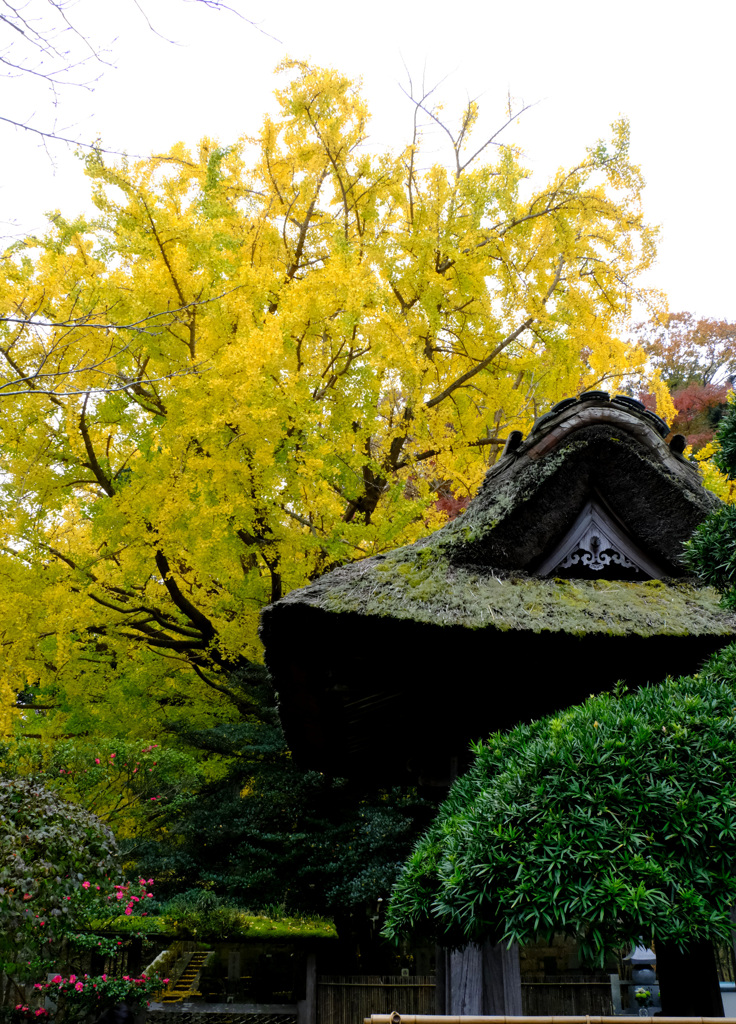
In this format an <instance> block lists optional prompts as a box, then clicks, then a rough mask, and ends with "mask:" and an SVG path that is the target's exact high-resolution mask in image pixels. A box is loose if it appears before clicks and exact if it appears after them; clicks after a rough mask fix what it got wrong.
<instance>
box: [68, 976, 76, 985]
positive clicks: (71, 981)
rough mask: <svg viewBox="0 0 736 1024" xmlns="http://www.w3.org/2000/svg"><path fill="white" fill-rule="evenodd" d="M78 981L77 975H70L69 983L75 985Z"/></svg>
mask: <svg viewBox="0 0 736 1024" xmlns="http://www.w3.org/2000/svg"><path fill="white" fill-rule="evenodd" d="M76 980H77V976H76V974H70V975H69V982H70V984H73V983H74V982H75V981H76Z"/></svg>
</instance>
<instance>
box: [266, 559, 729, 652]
mask: <svg viewBox="0 0 736 1024" xmlns="http://www.w3.org/2000/svg"><path fill="white" fill-rule="evenodd" d="M412 556H414V557H412ZM433 556H434V552H433V550H432V548H431V547H425V548H422V549H419V550H412V549H407V548H404V549H400V550H399V551H396V552H394V553H392V554H390V555H387V556H385V557H378V558H370V559H366V560H365V561H364V562H361V563H360V565H358V566H351V567H349V568H344V569H337V570H336V571H334V572H332V573H330V575H329V576H327V577H324V578H323V579H322V580H318V581H317V582H316V583H313V584H312V585H311V586H308V587H305V588H304V589H302V590H300V591H298V592H297V593H296V594H295V595H293V596H292V597H291V599H290V598H289V597H287V598H286V599H285V600H284V601H283V602H282V605H283V606H284V607H286V606H288V605H289V604H290V603H292V604H294V603H298V604H300V605H309V606H310V607H312V608H318V609H320V610H322V611H324V612H328V613H333V614H338V615H339V614H345V613H352V614H356V615H361V616H377V617H381V618H385V617H390V618H393V619H398V620H401V619H412V620H414V621H415V622H424V623H429V624H434V625H438V626H463V627H465V628H467V629H493V630H501V631H506V630H526V631H531V632H533V633H543V632H565V633H568V634H571V635H574V636H584V635H585V634H591V633H604V634H606V635H609V636H629V635H632V634H637V635H639V636H655V635H666V636H685V635H691V636H700V635H704V634H709V635H717V636H723V637H727V636H730V635H731V633H733V631H734V628H735V627H736V617H735V616H733V615H730V614H726V613H724V611H723V609H721V608H720V607H719V603H718V594H717V593H716V592H715V591H714V590H710V589H702V588H697V587H694V586H693V585H691V584H688V583H685V582H678V581H673V582H672V583H665V582H663V581H662V580H648V581H645V582H642V583H632V582H628V581H623V580H605V579H600V580H598V579H590V580H573V579H558V578H555V579H540V578H538V577H533V576H528V575H526V574H524V573H494V572H492V571H485V570H482V569H476V568H473V567H469V566H461V565H453V564H452V563H451V562H449V561H448V560H447V559H446V558H438V557H436V556H434V557H433Z"/></svg>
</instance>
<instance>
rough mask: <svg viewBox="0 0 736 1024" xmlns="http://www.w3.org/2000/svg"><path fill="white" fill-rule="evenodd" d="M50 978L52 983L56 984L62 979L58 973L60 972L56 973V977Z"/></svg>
mask: <svg viewBox="0 0 736 1024" xmlns="http://www.w3.org/2000/svg"><path fill="white" fill-rule="evenodd" d="M51 980H52V981H53V983H54V984H55V985H58V984H59V982H60V981H63V978H62V977H61V975H60V974H57V975H56V977H55V978H52V979H51Z"/></svg>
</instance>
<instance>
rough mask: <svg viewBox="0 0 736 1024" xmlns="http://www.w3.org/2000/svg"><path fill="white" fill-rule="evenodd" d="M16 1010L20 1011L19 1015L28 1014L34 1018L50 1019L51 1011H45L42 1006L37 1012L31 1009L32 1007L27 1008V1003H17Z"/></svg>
mask: <svg viewBox="0 0 736 1024" xmlns="http://www.w3.org/2000/svg"><path fill="white" fill-rule="evenodd" d="M15 1009H16V1010H17V1011H18V1013H27V1014H31V1015H32V1016H34V1017H48V1016H49V1011H48V1010H44V1008H43V1007H42V1006H40V1007H39V1008H38V1009H37V1010H32V1009H31V1008H30V1006H26V1005H25V1003H17V1004H16V1006H15Z"/></svg>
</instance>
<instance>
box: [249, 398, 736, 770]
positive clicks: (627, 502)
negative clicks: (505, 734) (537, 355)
mask: <svg viewBox="0 0 736 1024" xmlns="http://www.w3.org/2000/svg"><path fill="white" fill-rule="evenodd" d="M667 433H668V428H667V425H666V424H665V423H664V422H663V421H662V420H660V419H659V418H658V417H657V416H655V415H653V414H652V413H650V412H648V411H647V410H645V408H644V406H643V405H641V403H639V402H636V401H634V400H632V399H630V398H627V397H625V396H621V397H617V398H614V399H612V400H609V398H608V396H607V395H606V394H605V393H602V392H593V393H589V394H587V395H583V396H581V397H580V398H579V399H568V400H566V401H565V402H561V403H559V404H558V406H556V407H555V408H554V409H553V410H552V411H551V412H550V413H548V414H547V415H546V416H544V417H542V418H541V419H540V420H538V421H537V423H536V424H535V426H534V428H533V429H532V431H531V433H530V434H529V437H528V438H527V439H526V440H522V438H521V435H520V434H514V435H512V436H511V437H510V438H509V441H508V442H507V445H506V450H505V451H504V455H503V456H502V458H501V459H500V460H499V462H498V463H497V464H496V465H495V466H493V467H492V469H491V470H490V471H489V473H488V474H487V476H486V479H485V480H484V482H483V484H482V486H481V488H480V490H479V492H478V494H477V496H476V497H475V498H474V500H473V501H472V502H471V503H470V505H469V506H468V508H467V510H466V512H465V513H464V514H463V515H461V516H460V517H458V518H457V519H455V520H454V521H453V522H451V523H448V524H447V525H446V526H445V527H443V528H442V529H441V530H438V531H437V532H436V533H434V534H432V535H431V536H430V537H428V538H425V539H423V540H421V541H419V542H417V543H416V544H413V545H411V546H408V547H405V548H400V549H398V550H396V551H393V552H391V553H390V554H388V555H380V556H376V557H374V558H367V559H365V560H364V561H361V562H358V563H355V564H353V565H349V566H345V567H343V568H341V569H337V570H335V571H334V572H332V573H329V574H328V575H326V576H324V577H322V578H321V579H319V580H317V581H315V582H314V583H312V584H311V585H309V586H307V587H304V588H303V589H301V590H297V591H294V592H292V593H291V594H289V595H288V596H287V597H286V598H284V599H283V600H282V601H280V602H278V603H277V604H275V605H272V606H271V607H270V608H267V609H266V610H265V611H264V615H263V624H262V635H263V639H264V642H265V645H266V659H267V663H268V665H269V668H270V669H271V672H272V674H273V675H274V677H275V680H276V686H277V689H278V690H279V693H280V698H281V711H282V720H283V722H284V726H285V729H286V731H287V738H288V739H289V742H290V744H291V746H292V749H293V750H294V751H295V753H296V754H297V755H301V757H302V759H303V760H305V761H306V762H307V763H312V764H314V765H315V766H316V767H322V768H323V769H324V770H334V771H342V772H354V771H356V770H358V767H357V766H358V764H359V762H361V759H363V758H364V757H365V753H366V751H367V750H368V749H369V747H370V743H371V741H372V740H375V734H376V731H377V730H378V731H380V724H381V723H382V722H385V724H386V725H389V724H391V725H392V726H394V727H398V728H399V730H400V731H405V730H407V729H410V728H412V726H413V727H414V733H416V729H417V727H418V728H419V729H420V731H422V732H423V733H424V739H422V740H420V741H417V742H415V741H414V740H411V741H410V742H409V743H408V747H409V748H410V751H409V753H410V756H411V757H413V758H414V760H415V761H416V762H417V764H419V762H420V761H422V759H423V758H424V760H425V762H426V756H425V755H426V751H425V753H424V754H423V753H422V746H425V747H426V746H428V745H430V744H432V745H434V747H435V748H436V747H437V744H440V746H442V747H443V753H447V752H448V750H449V751H451V752H453V753H456V754H458V755H460V756H462V753H463V751H464V749H465V747H466V746H467V740H468V739H469V738H471V737H478V736H481V735H483V733H484V732H488V731H490V730H491V729H493V728H499V727H504V726H506V725H509V724H512V723H513V722H514V721H517V720H518V719H519V718H528V717H534V716H537V715H539V714H542V713H544V712H547V711H552V710H554V709H556V708H557V707H560V706H564V705H566V704H570V703H573V702H575V701H576V700H579V699H581V698H582V697H584V696H587V694H589V693H590V692H591V691H592V690H595V689H602V688H604V687H606V686H609V685H612V684H613V683H614V682H615V681H616V680H617V679H618V678H625V679H626V680H627V681H628V682H630V683H634V684H637V685H638V684H639V683H642V682H645V681H647V680H651V681H655V680H657V679H660V678H663V677H664V676H665V675H666V674H668V673H672V674H681V673H684V672H688V671H693V670H695V668H696V667H697V665H698V664H699V662H700V660H701V659H702V658H703V657H704V656H705V655H706V654H708V653H710V652H711V651H713V650H716V649H717V648H718V647H720V646H722V645H723V644H724V643H726V642H728V641H729V640H730V639H731V637H732V636H733V635H734V633H735V632H736V617H734V616H733V615H732V614H730V613H726V612H725V611H723V610H722V609H721V608H720V607H719V605H718V597H717V595H716V594H715V593H714V592H712V591H710V590H707V589H701V588H698V587H697V586H695V585H694V583H693V581H691V580H689V579H688V578H687V574H686V571H685V569H684V567H683V563H682V545H683V542H684V541H685V540H687V538H688V537H689V536H690V535H691V533H692V531H693V529H694V528H695V526H696V525H697V524H698V523H699V522H701V521H702V519H703V518H704V517H705V516H706V515H707V513H708V512H709V511H711V510H712V509H713V508H715V507H717V506H718V504H719V502H718V499H717V498H716V497H715V496H714V495H713V494H711V493H710V492H709V491H706V490H705V489H704V488H703V486H702V483H701V481H700V478H699V475H698V472H697V469H696V468H695V467H694V466H692V465H691V464H690V463H689V462H688V461H687V460H686V459H684V458H683V457H682V455H681V454H680V452H681V451H682V445H681V442H680V440H679V439H674V441H673V442H671V444H670V445H669V446H668V445H667V444H666V443H665V441H664V437H665V436H666V435H667ZM581 577H582V578H581ZM624 638H626V640H627V643H626V644H625V645H624V644H623V640H624ZM540 669H541V670H543V676H542V678H543V683H542V684H541V685H540ZM453 675H454V676H457V677H458V679H457V684H455V683H452V682H451V680H452V677H453ZM511 679H513V681H514V682H513V685H511V686H510V685H509V683H510V680H511ZM461 680H462V681H461ZM448 686H449V687H450V688H451V690H452V693H453V700H452V710H447V711H446V710H444V709H443V711H442V712H441V713H439V714H437V712H436V709H435V710H434V712H433V713H432V712H430V713H428V712H427V707H426V697H427V695H428V694H436V695H437V697H438V698H439V699H441V700H442V701H443V703H444V702H445V701H446V700H447V689H448ZM479 687H481V689H482V696H480V701H479V693H478V688H479ZM433 723H435V724H433ZM404 742H405V741H404ZM448 744H449V746H448ZM453 745H454V746H453ZM444 748H447V749H444ZM402 760H403V759H402ZM425 767H426V765H425ZM414 770H415V774H416V773H417V772H418V773H420V774H421V770H423V769H421V767H419V768H415V769H414ZM427 770H429V769H427ZM434 770H435V769H434V768H432V771H434ZM388 774H391V772H389V773H388Z"/></svg>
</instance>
